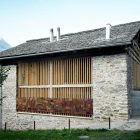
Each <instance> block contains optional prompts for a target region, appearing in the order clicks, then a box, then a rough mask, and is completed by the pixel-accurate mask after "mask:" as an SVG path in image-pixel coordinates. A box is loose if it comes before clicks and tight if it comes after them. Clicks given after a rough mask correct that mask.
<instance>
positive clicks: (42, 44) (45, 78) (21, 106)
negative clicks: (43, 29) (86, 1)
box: [0, 21, 140, 129]
mask: <svg viewBox="0 0 140 140" xmlns="http://www.w3.org/2000/svg"><path fill="white" fill-rule="evenodd" d="M0 64H1V66H3V67H10V71H9V75H8V77H7V80H6V81H5V82H4V85H3V87H2V95H1V98H2V97H5V98H3V100H2V104H1V105H0V107H1V113H0V115H1V120H0V122H1V124H2V127H3V128H4V125H5V122H6V124H7V128H8V129H27V128H29V129H33V128H34V124H35V125H36V128H37V129H48V128H58V129H59V128H68V126H69V122H70V125H71V127H72V128H93V129H94V128H108V118H109V117H110V118H111V125H112V127H115V128H117V127H119V126H120V125H122V124H123V123H124V122H127V121H128V120H129V119H131V118H134V117H140V91H139V89H140V65H139V64H140V21H138V22H132V23H126V24H121V25H116V26H111V25H109V24H108V25H106V27H105V28H100V29H94V30H88V31H83V32H78V33H72V34H65V35H60V28H58V29H57V36H54V33H53V29H51V30H50V37H49V38H42V39H36V40H29V41H27V42H25V43H23V44H20V45H18V46H16V47H13V48H10V49H7V50H5V51H3V52H1V53H0ZM69 120H70V121H69ZM34 122H35V123H34Z"/></svg>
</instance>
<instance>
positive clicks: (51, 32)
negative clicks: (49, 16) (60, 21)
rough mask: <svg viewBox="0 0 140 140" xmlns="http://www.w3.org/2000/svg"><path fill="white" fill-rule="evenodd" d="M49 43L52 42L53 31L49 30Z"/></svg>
mask: <svg viewBox="0 0 140 140" xmlns="http://www.w3.org/2000/svg"><path fill="white" fill-rule="evenodd" d="M50 42H53V29H52V28H51V29H50Z"/></svg>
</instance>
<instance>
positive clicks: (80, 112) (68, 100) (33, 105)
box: [17, 57, 93, 117]
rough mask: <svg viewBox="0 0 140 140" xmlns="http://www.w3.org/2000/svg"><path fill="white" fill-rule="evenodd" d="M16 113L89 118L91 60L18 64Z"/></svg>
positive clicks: (79, 59) (90, 105) (90, 114)
mask: <svg viewBox="0 0 140 140" xmlns="http://www.w3.org/2000/svg"><path fill="white" fill-rule="evenodd" d="M17 111H22V112H36V113H46V114H56V115H69V116H82V117H91V116H92V114H93V100H92V85H91V58H90V57H84V58H69V59H56V60H47V61H39V62H32V63H20V64H18V94H17Z"/></svg>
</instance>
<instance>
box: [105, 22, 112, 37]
mask: <svg viewBox="0 0 140 140" xmlns="http://www.w3.org/2000/svg"><path fill="white" fill-rule="evenodd" d="M110 29H111V24H110V23H107V24H106V39H110Z"/></svg>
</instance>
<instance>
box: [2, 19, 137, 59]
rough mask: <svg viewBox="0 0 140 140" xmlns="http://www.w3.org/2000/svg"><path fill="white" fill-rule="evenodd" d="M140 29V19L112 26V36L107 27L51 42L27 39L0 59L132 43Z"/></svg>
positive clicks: (4, 52) (5, 52)
mask: <svg viewBox="0 0 140 140" xmlns="http://www.w3.org/2000/svg"><path fill="white" fill-rule="evenodd" d="M139 30H140V21H137V22H131V23H127V24H120V25H116V26H112V27H111V38H110V39H109V40H106V39H105V28H99V29H94V30H88V31H83V32H78V33H72V34H65V35H62V36H61V38H60V41H54V42H49V38H43V39H35V40H29V41H26V42H25V43H23V44H20V45H18V46H16V47H13V48H10V49H7V50H5V51H3V52H0V59H7V58H8V57H13V58H15V57H25V56H29V55H41V54H50V53H55V52H65V51H70V50H82V49H89V48H100V47H109V46H117V45H127V44H131V41H132V39H133V38H134V36H135V35H136V34H137V32H138V31H139Z"/></svg>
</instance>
